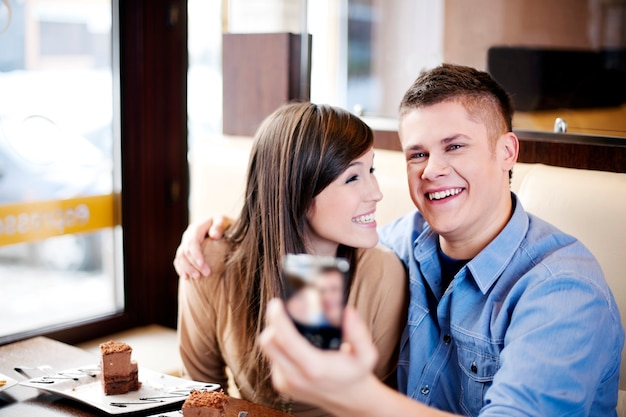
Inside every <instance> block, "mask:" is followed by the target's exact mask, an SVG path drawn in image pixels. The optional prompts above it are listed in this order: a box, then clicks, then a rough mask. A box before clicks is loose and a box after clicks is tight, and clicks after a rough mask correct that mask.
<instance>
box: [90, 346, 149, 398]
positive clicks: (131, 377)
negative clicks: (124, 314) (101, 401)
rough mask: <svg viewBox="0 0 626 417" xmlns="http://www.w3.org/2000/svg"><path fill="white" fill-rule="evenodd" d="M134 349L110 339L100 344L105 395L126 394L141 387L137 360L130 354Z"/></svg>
mask: <svg viewBox="0 0 626 417" xmlns="http://www.w3.org/2000/svg"><path fill="white" fill-rule="evenodd" d="M132 352H133V349H132V348H131V347H130V346H129V345H127V344H126V343H123V342H115V341H113V340H109V341H108V342H105V343H102V344H101V345H100V353H101V356H102V358H101V361H100V368H101V370H102V387H103V388H104V394H105V395H116V394H126V393H127V392H129V391H137V390H138V389H139V387H141V382H139V373H138V370H137V362H135V361H132V360H131V358H130V356H131V353H132Z"/></svg>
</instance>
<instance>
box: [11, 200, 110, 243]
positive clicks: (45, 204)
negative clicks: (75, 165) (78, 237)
mask: <svg viewBox="0 0 626 417" xmlns="http://www.w3.org/2000/svg"><path fill="white" fill-rule="evenodd" d="M117 223H118V222H117V219H116V216H115V198H114V194H107V195H98V196H91V197H80V198H72V199H67V200H50V201H37V202H28V203H19V204H6V205H0V246H3V245H11V244H14V243H21V242H31V241H34V240H40V239H44V238H48V237H52V236H60V235H64V234H72V233H80V232H88V231H93V230H97V229H102V228H106V227H113V226H115V225H116V224H117Z"/></svg>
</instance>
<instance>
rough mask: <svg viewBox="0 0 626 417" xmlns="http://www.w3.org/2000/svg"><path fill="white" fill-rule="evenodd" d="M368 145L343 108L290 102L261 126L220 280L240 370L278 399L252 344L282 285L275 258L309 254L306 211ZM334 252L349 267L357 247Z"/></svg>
mask: <svg viewBox="0 0 626 417" xmlns="http://www.w3.org/2000/svg"><path fill="white" fill-rule="evenodd" d="M372 146H373V134H372V131H371V130H370V128H369V127H368V126H367V125H366V124H365V123H364V122H363V121H362V120H361V119H359V118H358V117H356V116H354V115H352V114H350V113H349V112H348V111H346V110H343V109H340V108H337V107H332V106H328V105H316V104H313V103H308V102H306V103H291V104H287V105H284V106H282V107H280V108H279V109H278V110H276V111H275V112H274V113H272V114H271V115H270V116H268V117H267V118H266V119H265V120H264V122H263V123H262V124H261V126H260V127H259V129H258V131H257V133H256V136H255V139H254V144H253V146H252V150H251V154H250V160H249V165H248V174H247V184H246V191H245V198H244V205H243V209H242V210H241V214H240V216H239V217H238V219H237V221H236V222H235V224H234V225H233V226H232V227H231V228H230V229H229V231H228V233H227V238H228V239H229V240H230V242H231V243H232V245H233V247H232V250H231V251H230V254H229V256H228V259H227V261H226V267H225V271H224V274H225V275H224V279H225V282H226V285H228V293H229V294H230V296H231V305H232V306H233V309H234V314H235V317H237V318H238V319H240V320H241V321H240V322H241V323H242V325H243V329H241V331H242V334H241V337H243V338H244V340H245V349H244V352H245V355H246V357H245V358H243V360H244V368H245V369H247V370H249V374H250V375H251V376H252V378H254V379H255V380H256V381H255V385H254V388H255V395H257V396H262V397H266V398H268V399H269V398H272V397H276V393H275V392H274V390H273V388H272V386H271V383H270V381H269V366H268V364H267V361H266V360H265V359H264V358H263V356H262V355H261V353H260V351H259V350H258V348H257V346H256V343H255V341H256V336H257V335H258V333H259V332H260V331H261V330H262V328H263V323H264V317H265V308H266V305H267V302H268V301H269V300H270V299H271V298H273V297H277V296H280V294H281V293H282V290H283V281H282V274H281V271H280V265H281V259H282V257H283V256H284V255H285V254H287V253H306V252H307V245H306V244H307V234H308V227H309V226H308V223H307V217H306V215H307V212H308V210H309V208H310V207H311V205H312V204H313V200H314V198H315V197H316V196H317V195H318V194H319V193H320V192H321V191H322V190H323V189H324V188H326V187H327V186H328V185H329V184H330V183H331V182H333V181H334V180H335V179H336V178H337V177H338V176H339V175H340V174H341V173H342V172H344V171H345V170H346V169H347V168H348V165H349V164H350V163H351V162H352V161H354V160H355V159H357V158H359V157H360V156H362V155H363V154H364V153H365V152H367V151H368V150H369V149H370V148H371V147H372ZM337 255H338V256H342V257H345V258H347V259H348V260H349V261H350V263H351V265H352V273H353V274H354V270H355V264H356V262H355V259H356V249H354V248H351V247H347V246H343V245H340V246H339V249H338V251H337Z"/></svg>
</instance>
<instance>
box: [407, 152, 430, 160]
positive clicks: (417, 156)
mask: <svg viewBox="0 0 626 417" xmlns="http://www.w3.org/2000/svg"><path fill="white" fill-rule="evenodd" d="M425 157H426V152H417V153H412V154H411V155H409V159H420V158H425Z"/></svg>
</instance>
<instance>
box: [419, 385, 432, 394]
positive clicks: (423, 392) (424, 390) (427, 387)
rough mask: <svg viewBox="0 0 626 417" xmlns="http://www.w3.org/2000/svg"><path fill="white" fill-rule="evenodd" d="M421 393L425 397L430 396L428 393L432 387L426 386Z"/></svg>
mask: <svg viewBox="0 0 626 417" xmlns="http://www.w3.org/2000/svg"><path fill="white" fill-rule="evenodd" d="M420 392H421V393H422V394H424V395H428V393H429V392H430V387H429V386H428V385H424V386H423V387H422V389H421V390H420Z"/></svg>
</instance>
